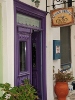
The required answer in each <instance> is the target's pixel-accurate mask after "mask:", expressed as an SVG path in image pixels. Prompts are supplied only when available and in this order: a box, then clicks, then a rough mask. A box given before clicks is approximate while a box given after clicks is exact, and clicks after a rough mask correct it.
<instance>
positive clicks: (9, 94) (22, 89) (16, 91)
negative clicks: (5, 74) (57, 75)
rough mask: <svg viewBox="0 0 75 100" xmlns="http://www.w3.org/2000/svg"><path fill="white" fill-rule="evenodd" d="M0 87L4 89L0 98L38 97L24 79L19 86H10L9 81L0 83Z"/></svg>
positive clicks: (7, 99)
mask: <svg viewBox="0 0 75 100" xmlns="http://www.w3.org/2000/svg"><path fill="white" fill-rule="evenodd" d="M0 88H1V89H2V91H4V94H3V95H2V97H0V100H35V99H38V96H37V92H36V90H35V89H34V87H33V86H32V85H31V84H30V83H29V80H27V79H26V80H24V84H23V85H20V86H19V87H17V86H16V87H11V85H10V84H9V83H5V84H0Z"/></svg>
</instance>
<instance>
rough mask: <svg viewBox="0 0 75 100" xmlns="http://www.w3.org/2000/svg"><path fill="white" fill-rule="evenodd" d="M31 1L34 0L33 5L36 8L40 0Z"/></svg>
mask: <svg viewBox="0 0 75 100" xmlns="http://www.w3.org/2000/svg"><path fill="white" fill-rule="evenodd" d="M32 2H34V3H35V6H36V7H37V8H38V7H39V3H40V1H39V0H32Z"/></svg>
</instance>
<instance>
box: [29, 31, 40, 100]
mask: <svg viewBox="0 0 75 100" xmlns="http://www.w3.org/2000/svg"><path fill="white" fill-rule="evenodd" d="M31 40H32V41H31V42H32V85H33V86H34V88H35V89H36V90H37V93H38V96H39V98H40V99H41V100H42V91H41V89H42V86H41V78H42V77H41V75H42V71H41V69H42V57H41V56H42V43H41V40H42V34H41V31H38V30H33V32H32V39H31Z"/></svg>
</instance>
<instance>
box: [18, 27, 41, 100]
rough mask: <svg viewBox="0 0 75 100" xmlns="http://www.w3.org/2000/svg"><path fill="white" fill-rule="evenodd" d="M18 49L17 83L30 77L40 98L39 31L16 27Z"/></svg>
mask: <svg viewBox="0 0 75 100" xmlns="http://www.w3.org/2000/svg"><path fill="white" fill-rule="evenodd" d="M17 33H18V34H17V35H18V36H17V37H18V45H17V47H18V49H17V52H16V53H17V57H18V59H17V62H18V63H17V70H16V74H17V78H16V82H17V85H20V84H22V83H23V80H24V79H30V82H31V84H32V85H33V86H34V88H35V89H36V90H37V93H38V96H39V98H40V100H42V92H41V91H42V90H41V87H42V86H41V74H42V71H41V65H42V64H41V62H42V60H41V58H42V57H41V56H42V48H41V32H40V31H36V32H35V31H33V32H32V33H31V29H30V28H25V27H21V26H20V27H18V30H17Z"/></svg>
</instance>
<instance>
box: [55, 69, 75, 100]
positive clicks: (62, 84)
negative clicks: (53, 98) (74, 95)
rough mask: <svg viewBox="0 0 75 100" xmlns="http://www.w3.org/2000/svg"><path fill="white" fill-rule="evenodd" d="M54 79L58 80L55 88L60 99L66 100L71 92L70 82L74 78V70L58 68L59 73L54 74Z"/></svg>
mask: <svg viewBox="0 0 75 100" xmlns="http://www.w3.org/2000/svg"><path fill="white" fill-rule="evenodd" d="M54 79H55V82H56V84H55V87H54V90H55V93H56V95H57V98H58V100H66V96H67V95H68V92H69V88H68V82H70V81H72V80H73V79H74V77H73V75H72V72H67V71H60V70H58V73H55V74H54Z"/></svg>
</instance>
